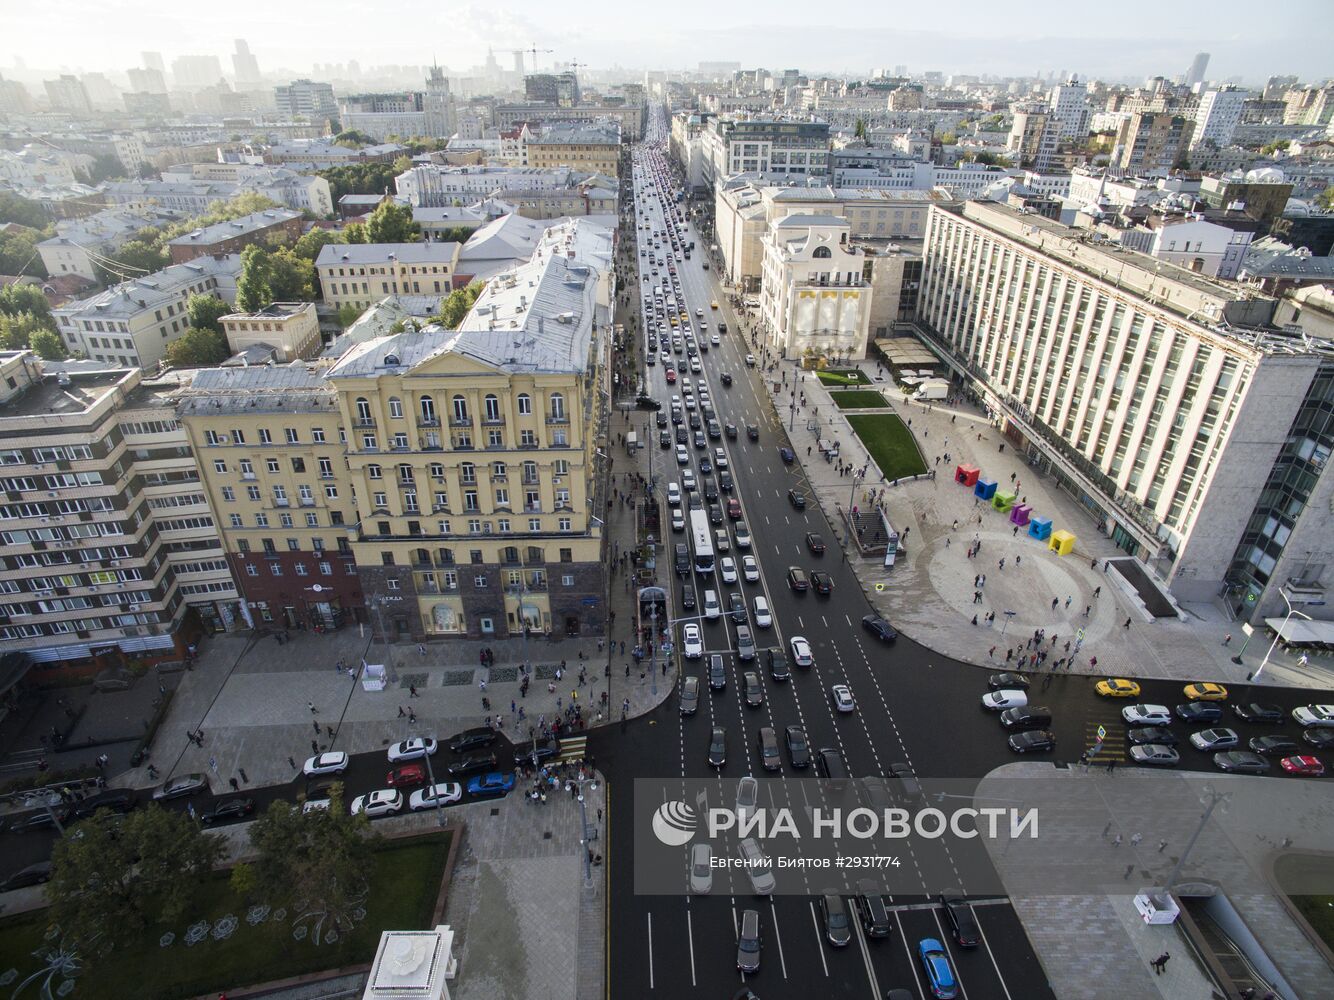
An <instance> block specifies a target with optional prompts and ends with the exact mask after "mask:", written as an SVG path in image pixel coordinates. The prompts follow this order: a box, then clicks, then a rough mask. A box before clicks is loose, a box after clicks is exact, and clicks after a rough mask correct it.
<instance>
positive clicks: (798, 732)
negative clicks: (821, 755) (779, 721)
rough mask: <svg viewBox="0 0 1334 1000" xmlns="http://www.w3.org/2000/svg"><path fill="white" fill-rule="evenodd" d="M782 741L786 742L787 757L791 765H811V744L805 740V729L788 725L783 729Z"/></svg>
mask: <svg viewBox="0 0 1334 1000" xmlns="http://www.w3.org/2000/svg"><path fill="white" fill-rule="evenodd" d="M783 741H784V742H785V743H786V744H787V759H788V761H789V762H791V764H792V766H793V767H810V766H811V746H810V744H809V743H808V742H807V741H806V730H804V729H802V728H801V727H800V726H788V727H787V728H786V729H784V730H783Z"/></svg>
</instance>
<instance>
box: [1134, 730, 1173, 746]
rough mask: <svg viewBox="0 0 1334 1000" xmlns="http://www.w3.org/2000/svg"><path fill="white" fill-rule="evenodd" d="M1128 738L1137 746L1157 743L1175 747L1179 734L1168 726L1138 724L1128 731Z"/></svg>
mask: <svg viewBox="0 0 1334 1000" xmlns="http://www.w3.org/2000/svg"><path fill="white" fill-rule="evenodd" d="M1126 739H1128V740H1129V741H1130V742H1131V743H1133V744H1134V745H1135V746H1144V745H1146V744H1149V743H1156V744H1158V745H1159V746H1164V747H1174V746H1176V745H1177V743H1178V740H1177V734H1176V733H1174V732H1172V730H1170V729H1168V728H1167V727H1166V726H1137V727H1136V728H1134V729H1131V730H1129V731H1128V732H1127V733H1126Z"/></svg>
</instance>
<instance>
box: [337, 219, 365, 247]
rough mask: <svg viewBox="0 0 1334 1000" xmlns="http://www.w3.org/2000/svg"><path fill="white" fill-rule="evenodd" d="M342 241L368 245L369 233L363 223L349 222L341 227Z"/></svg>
mask: <svg viewBox="0 0 1334 1000" xmlns="http://www.w3.org/2000/svg"><path fill="white" fill-rule="evenodd" d="M343 240H344V242H346V243H369V242H370V241H371V238H370V232H369V231H368V230H367V229H366V223H364V222H349V223H348V224H347V225H346V226H344V227H343Z"/></svg>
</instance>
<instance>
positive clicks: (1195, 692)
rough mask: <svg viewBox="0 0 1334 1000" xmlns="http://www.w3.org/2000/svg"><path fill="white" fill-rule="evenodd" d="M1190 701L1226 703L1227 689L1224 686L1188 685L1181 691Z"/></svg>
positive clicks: (1210, 684)
mask: <svg viewBox="0 0 1334 1000" xmlns="http://www.w3.org/2000/svg"><path fill="white" fill-rule="evenodd" d="M1181 692H1182V694H1184V695H1185V696H1186V698H1187V699H1188V700H1189V701H1226V700H1227V688H1225V687H1223V685H1222V684H1213V683H1203V684H1187V685H1186V686H1185V687H1184V688H1182V689H1181Z"/></svg>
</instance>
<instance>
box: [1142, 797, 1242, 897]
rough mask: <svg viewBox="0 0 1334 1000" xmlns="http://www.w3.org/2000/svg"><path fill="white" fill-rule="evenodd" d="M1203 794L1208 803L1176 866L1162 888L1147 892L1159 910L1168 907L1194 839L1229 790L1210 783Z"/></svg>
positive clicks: (1222, 801)
mask: <svg viewBox="0 0 1334 1000" xmlns="http://www.w3.org/2000/svg"><path fill="white" fill-rule="evenodd" d="M1204 794H1205V795H1207V796H1209V804H1208V805H1207V806H1206V807H1205V810H1204V813H1203V814H1202V815H1201V816H1200V822H1199V825H1198V826H1196V827H1195V832H1194V833H1192V834H1191V835H1190V840H1189V842H1187V844H1186V849H1185V850H1184V851H1182V852H1181V857H1180V858H1178V859H1177V863H1176V866H1175V867H1174V868H1173V869H1172V872H1171V874H1170V875H1168V876H1167V881H1166V882H1164V883H1163V887H1162V889H1160V890H1158V891H1157V892H1153V893H1150V894H1149V898H1150V899H1152V900H1153V905H1154V906H1155V907H1156V908H1157V909H1160V910H1166V909H1168V908H1169V907H1168V897H1169V896H1170V895H1171V893H1172V886H1173V885H1174V884H1175V883H1176V880H1177V876H1179V875H1180V874H1181V869H1182V868H1184V867H1185V865H1186V859H1187V858H1188V857H1190V852H1191V850H1192V849H1193V848H1194V847H1195V841H1197V840H1199V839H1200V834H1202V833H1203V832H1204V828H1205V826H1206V825H1207V824H1208V823H1209V817H1210V816H1212V815H1213V814H1214V810H1215V809H1217V808H1218V807H1219V806H1220V805H1222V804H1223V803H1224V802H1226V801H1227V800H1228V799H1229V798H1231V796H1232V793H1231V792H1220V791H1218V790H1217V789H1216V788H1214V787H1213V786H1212V785H1206V786H1205V787H1204Z"/></svg>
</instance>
